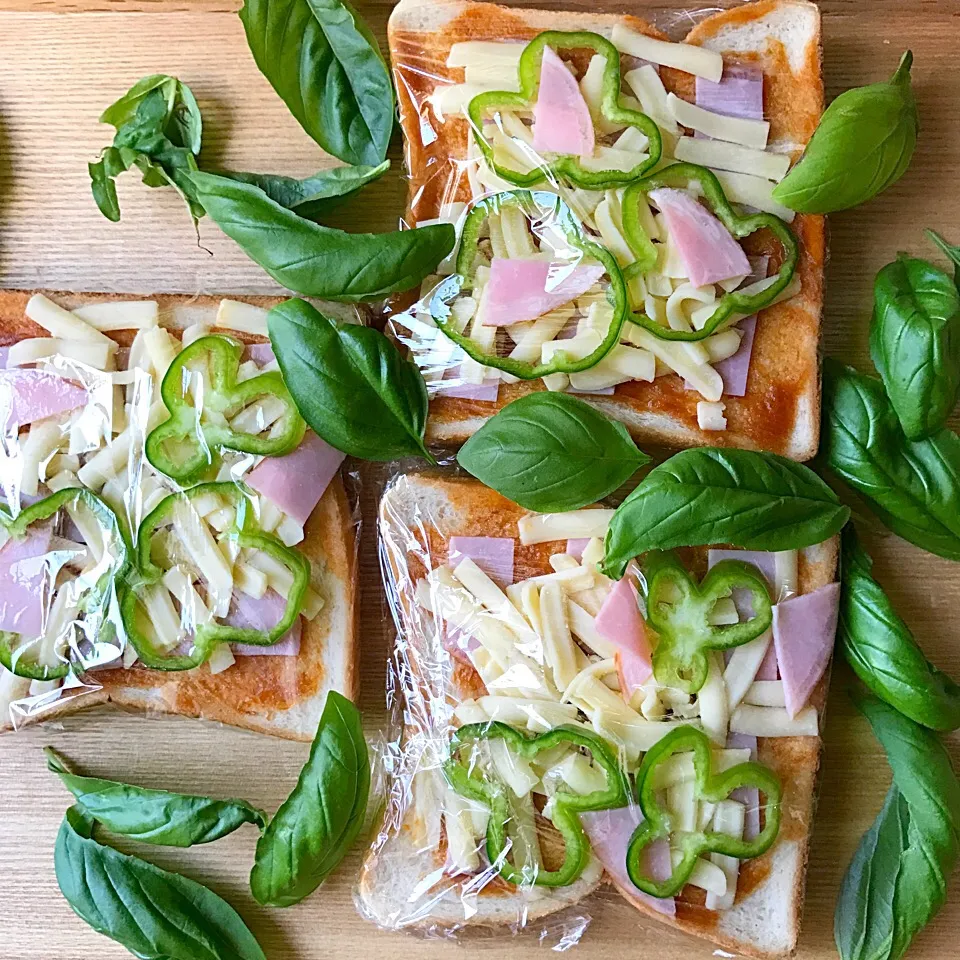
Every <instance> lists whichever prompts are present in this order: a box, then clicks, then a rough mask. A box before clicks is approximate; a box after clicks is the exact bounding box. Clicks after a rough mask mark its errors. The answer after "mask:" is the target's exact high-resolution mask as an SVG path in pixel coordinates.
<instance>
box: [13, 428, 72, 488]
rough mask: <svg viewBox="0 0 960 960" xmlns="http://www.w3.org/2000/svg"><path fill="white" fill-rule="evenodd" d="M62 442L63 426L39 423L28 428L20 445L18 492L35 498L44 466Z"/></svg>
mask: <svg viewBox="0 0 960 960" xmlns="http://www.w3.org/2000/svg"><path fill="white" fill-rule="evenodd" d="M62 442H63V426H62V425H61V424H59V423H50V422H43V421H40V422H39V423H34V424H33V425H32V426H31V427H30V431H29V433H28V434H27V436H26V439H25V440H23V441H22V442H21V443H20V463H21V472H20V491H21V493H25V494H27V495H28V496H31V497H35V496H36V495H37V489H38V487H39V484H40V479H41V473H43V474H44V476H45V475H46V474H45V470H44V464H45V463H46V462H47V461H48V460H51V459H52V458H53V455H54V454H55V453H56V452H57V450H58V449H59V447H60V444H61V443H62Z"/></svg>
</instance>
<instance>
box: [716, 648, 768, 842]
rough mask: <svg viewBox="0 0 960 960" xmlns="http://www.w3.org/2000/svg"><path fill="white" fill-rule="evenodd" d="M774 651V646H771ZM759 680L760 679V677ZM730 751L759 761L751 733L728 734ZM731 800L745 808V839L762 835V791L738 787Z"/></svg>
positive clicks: (755, 739) (755, 742) (755, 743)
mask: <svg viewBox="0 0 960 960" xmlns="http://www.w3.org/2000/svg"><path fill="white" fill-rule="evenodd" d="M770 649H771V650H772V649H773V644H772V643H771V644H770ZM758 679H760V678H759V677H758ZM727 749H728V750H749V751H750V759H751V760H756V759H757V738H756V737H755V736H753V734H750V733H728V734H727ZM730 799H731V800H737V801H738V802H740V803H742V804H743V806H744V817H743V838H744V840H752V839H753V838H754V837H758V836H759V835H760V791H759V790H758V789H757V788H756V787H737V789H736V790H734V791H733V793H731V794H730Z"/></svg>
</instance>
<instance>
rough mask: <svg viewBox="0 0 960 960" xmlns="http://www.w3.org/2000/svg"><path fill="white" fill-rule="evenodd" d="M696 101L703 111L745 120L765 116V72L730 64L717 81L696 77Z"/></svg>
mask: <svg viewBox="0 0 960 960" xmlns="http://www.w3.org/2000/svg"><path fill="white" fill-rule="evenodd" d="M696 104H697V106H698V107H703V108H704V110H710V111H712V112H713V113H722V114H723V115H724V116H727V117H742V118H743V119H744V120H762V119H763V71H762V70H760V69H759V68H757V67H745V66H740V65H738V64H727V65H726V66H724V68H723V76H722V77H721V78H720V80H718V81H713V80H707V79H705V78H704V77H697V95H696Z"/></svg>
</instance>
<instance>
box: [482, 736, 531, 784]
mask: <svg viewBox="0 0 960 960" xmlns="http://www.w3.org/2000/svg"><path fill="white" fill-rule="evenodd" d="M487 747H488V749H489V751H490V759H491V761H492V763H493V768H494V770H495V771H496V773H497V775H498V776H499V778H500V779H501V780H502V781H503V782H504V783H505V784H506V785H507V786H508V787H509V788H510V789H511V790H512V791H513V793H514V795H515V796H517V797H525V796H526V795H527V794H528V793H529V792H530V791H531V790H532V789H533V788H534V787H535V786H536V785H537V784H538V783H539V782H540V777H539V776H537V774H536V773H534V772H533V768H532V767H531V766H530V761H529V760H526V759H525V758H524V757H521V756H520V755H519V754H516V753H514V752H513V751H512V750H511V749H510V748H509V747H508V746H507V744H506V743H505V742H504V741H503V740H490V741H488V742H487Z"/></svg>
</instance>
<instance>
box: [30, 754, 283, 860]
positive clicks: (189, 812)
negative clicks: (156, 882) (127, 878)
mask: <svg viewBox="0 0 960 960" xmlns="http://www.w3.org/2000/svg"><path fill="white" fill-rule="evenodd" d="M44 753H45V754H46V756H47V767H48V768H49V769H50V770H51V771H52V772H53V773H56V774H57V775H58V776H59V777H60V779H61V780H62V781H63V785H64V786H65V787H66V788H67V789H68V790H69V791H70V792H71V793H72V794H73V795H74V797H76V800H77V806H78V807H79V808H80V809H82V810H83V811H84V813H86V814H87V815H88V816H90V817H91V818H92V819H94V820H96V821H97V823H100V824H102V825H103V826H104V827H106V828H107V829H108V830H110V831H111V832H112V833H118V834H122V835H123V836H125V837H130V838H131V839H132V840H139V841H140V842H141V843H152V844H157V845H161V846H167V847H191V846H193V845H194V844H198V843H211V842H212V841H214V840H219V839H220V838H221V837H225V836H227V834H230V833H233V831H234V830H236V829H237V828H238V827H241V826H242V825H243V824H245V823H253V824H256V826H258V827H259V828H260V829H261V830H263V829H264V827H266V825H267V815H266V814H265V813H264V812H263V811H262V810H258V809H257V808H256V807H252V806H250V804H249V803H247V802H246V801H245V800H211V799H210V798H209V797H196V796H189V795H184V794H179V793H168V792H167V791H166V790H149V789H147V788H146V787H137V786H133V785H131V784H127V783H118V782H116V781H113V780H101V779H99V778H96V777H82V776H79V775H78V774H75V773H72V772H71V771H70V770H69V769H68V768H67V766H66V764H65V763H64V760H63V757H61V756H60V754H58V753H57V752H56V751H55V750H53V749H52V748H51V747H47V748H46V749H45V750H44Z"/></svg>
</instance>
